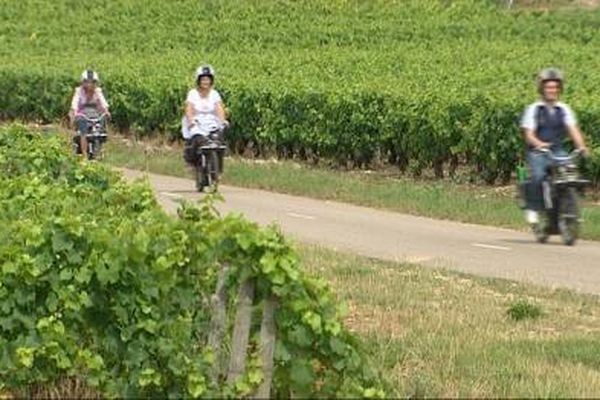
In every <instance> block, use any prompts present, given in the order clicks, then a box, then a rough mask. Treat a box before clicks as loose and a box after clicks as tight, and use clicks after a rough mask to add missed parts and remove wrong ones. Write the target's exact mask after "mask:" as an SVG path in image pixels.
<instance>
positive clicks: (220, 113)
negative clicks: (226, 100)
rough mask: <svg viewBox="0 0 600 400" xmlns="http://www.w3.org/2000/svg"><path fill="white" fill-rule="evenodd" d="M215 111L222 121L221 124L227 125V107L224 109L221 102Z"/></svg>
mask: <svg viewBox="0 0 600 400" xmlns="http://www.w3.org/2000/svg"><path fill="white" fill-rule="evenodd" d="M215 111H216V113H217V117H219V119H220V120H221V122H223V123H226V119H227V117H226V116H225V107H223V102H222V101H219V102H218V103H217V104H216V106H215Z"/></svg>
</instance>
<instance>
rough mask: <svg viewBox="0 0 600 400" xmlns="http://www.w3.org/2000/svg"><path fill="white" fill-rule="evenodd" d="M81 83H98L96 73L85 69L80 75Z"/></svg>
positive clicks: (98, 79)
mask: <svg viewBox="0 0 600 400" xmlns="http://www.w3.org/2000/svg"><path fill="white" fill-rule="evenodd" d="M83 81H93V82H98V81H100V78H99V77H98V73H97V72H96V71H94V70H91V69H86V70H85V71H83V72H82V73H81V82H83Z"/></svg>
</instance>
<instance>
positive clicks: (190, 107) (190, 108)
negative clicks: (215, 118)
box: [185, 101, 195, 127]
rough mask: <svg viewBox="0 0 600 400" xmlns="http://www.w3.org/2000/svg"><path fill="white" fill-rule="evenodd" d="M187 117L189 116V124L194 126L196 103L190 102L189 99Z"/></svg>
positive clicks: (186, 109) (186, 107)
mask: <svg viewBox="0 0 600 400" xmlns="http://www.w3.org/2000/svg"><path fill="white" fill-rule="evenodd" d="M185 117H186V118H187V121H188V126H189V127H192V126H193V125H194V124H195V122H194V105H193V104H192V103H190V102H189V101H186V102H185Z"/></svg>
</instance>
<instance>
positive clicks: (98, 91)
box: [96, 88, 110, 115]
mask: <svg viewBox="0 0 600 400" xmlns="http://www.w3.org/2000/svg"><path fill="white" fill-rule="evenodd" d="M96 95H97V96H98V102H99V103H100V108H101V109H102V110H101V111H102V112H103V113H105V114H108V115H110V112H109V111H108V102H107V101H106V98H105V97H104V93H102V89H100V88H96Z"/></svg>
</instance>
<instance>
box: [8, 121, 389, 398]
mask: <svg viewBox="0 0 600 400" xmlns="http://www.w3.org/2000/svg"><path fill="white" fill-rule="evenodd" d="M67 151H68V146H66V145H65V143H64V142H62V141H61V140H60V139H59V138H58V137H44V136H43V135H41V134H37V133H32V132H28V131H27V130H25V129H24V128H22V127H19V126H13V127H10V128H4V129H0V169H1V170H2V171H4V172H3V174H2V175H1V176H0V187H2V190H1V191H0V225H1V226H2V227H3V229H2V230H0V260H2V263H1V264H0V360H1V361H0V366H1V367H0V387H2V388H6V389H8V390H21V391H22V390H26V389H27V388H28V387H29V385H32V384H52V383H53V382H58V380H59V379H60V378H61V377H64V376H69V377H80V378H84V380H85V382H86V383H87V385H89V386H90V387H94V388H97V389H98V390H99V391H100V392H101V393H104V394H105V395H107V396H116V397H139V396H158V397H182V396H191V397H199V396H208V397H214V396H215V395H223V394H228V393H229V394H232V393H236V392H235V390H236V389H235V388H232V387H228V386H227V385H225V384H222V385H221V384H219V385H213V384H212V383H210V382H211V380H210V379H209V376H210V375H209V371H210V368H211V367H212V363H213V361H214V357H213V354H212V350H210V349H209V348H208V347H206V342H207V336H208V330H209V323H210V310H209V305H210V297H211V294H212V293H213V292H214V288H215V284H216V271H217V269H218V267H219V265H221V264H223V263H227V264H229V265H230V266H231V269H232V274H231V279H229V283H228V285H229V289H230V291H235V288H236V286H237V284H239V283H240V280H242V279H244V278H246V277H254V278H256V280H257V284H258V288H259V289H258V290H259V293H260V294H262V295H263V296H267V295H270V294H274V295H276V296H277V297H278V298H279V301H280V307H279V309H278V311H277V314H276V322H277V327H278V335H279V337H278V339H279V340H278V349H279V351H278V353H277V364H276V370H275V381H274V385H275V388H276V392H275V393H278V394H282V395H289V394H290V393H302V394H305V395H307V396H308V395H310V396H316V395H319V396H333V395H340V396H362V395H366V394H371V393H376V394H380V391H379V389H378V388H379V385H378V383H377V382H378V379H377V376H376V375H375V374H374V373H373V370H372V369H371V368H369V367H367V365H368V363H366V360H365V359H364V357H363V356H362V354H363V353H362V351H360V345H359V344H358V343H356V342H355V339H354V338H353V337H352V336H351V335H350V334H349V333H348V332H347V331H346V330H345V329H343V327H342V326H341V322H340V315H339V313H338V310H337V303H336V301H335V299H334V297H333V296H332V294H331V293H330V292H329V291H328V289H327V288H326V286H325V284H324V283H323V281H321V280H314V279H312V278H309V277H307V276H305V274H304V273H302V272H301V271H300V269H299V265H298V261H297V258H296V256H295V253H294V252H293V251H292V249H291V248H290V246H289V245H288V244H287V243H286V242H285V240H284V239H283V237H282V236H281V235H280V234H279V233H278V232H277V231H276V230H275V229H264V230H262V229H259V228H258V227H257V226H256V225H255V224H252V223H250V222H248V221H246V220H245V219H243V218H242V217H239V216H226V217H223V218H221V217H219V216H218V215H217V213H216V212H215V211H214V209H213V206H212V201H213V199H209V200H208V201H207V202H205V203H204V204H203V205H202V206H201V207H200V208H197V207H195V206H193V205H191V204H186V205H184V206H183V207H182V208H181V209H180V211H179V218H172V217H170V216H168V215H166V214H165V213H164V212H163V211H162V209H161V207H160V206H159V205H158V204H157V202H156V200H155V199H154V197H153V195H152V192H151V189H150V188H149V186H148V185H146V184H144V183H143V182H142V183H136V184H133V185H129V184H126V183H125V182H124V180H122V179H121V178H120V177H119V176H118V175H117V174H115V173H113V172H111V171H110V170H109V169H108V168H107V167H105V166H103V165H101V164H97V163H80V162H79V161H78V160H76V159H75V158H74V157H73V156H71V155H69V154H68V153H67ZM297 363H301V368H300V369H296V366H297V365H296V364H297ZM252 365H253V364H252V363H250V366H249V367H248V371H247V375H246V376H245V378H244V382H246V386H245V388H242V389H244V390H241V389H240V390H241V392H249V391H251V390H253V389H254V388H255V387H256V386H257V385H258V383H260V380H261V379H262V375H260V370H257V366H256V365H254V367H253V366H252ZM238 389H239V388H238ZM240 390H238V392H240Z"/></svg>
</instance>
